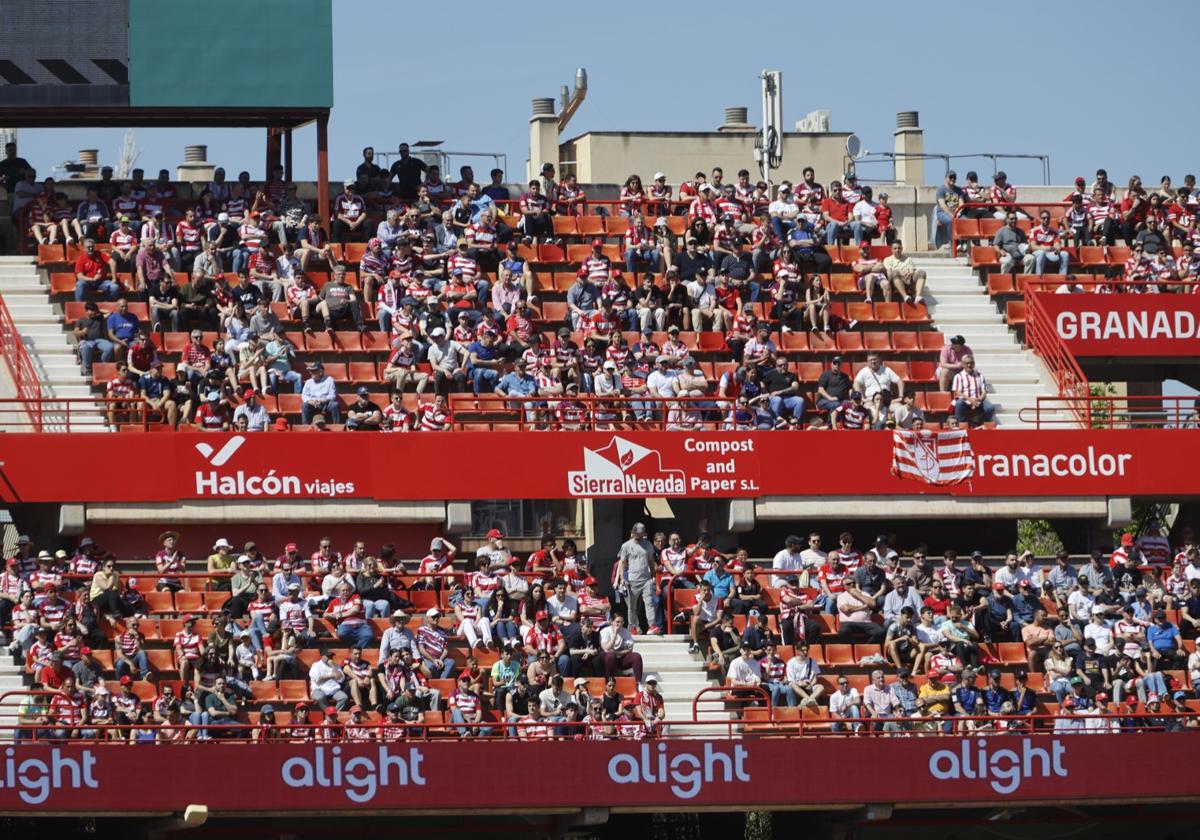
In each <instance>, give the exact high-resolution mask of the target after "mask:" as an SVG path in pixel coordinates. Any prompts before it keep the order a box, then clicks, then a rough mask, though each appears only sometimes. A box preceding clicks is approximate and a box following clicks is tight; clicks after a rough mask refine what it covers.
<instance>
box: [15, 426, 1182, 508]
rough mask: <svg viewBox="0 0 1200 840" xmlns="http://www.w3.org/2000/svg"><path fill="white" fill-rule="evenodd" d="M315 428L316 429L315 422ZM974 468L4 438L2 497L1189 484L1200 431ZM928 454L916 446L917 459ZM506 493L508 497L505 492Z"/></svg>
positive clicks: (1102, 488) (663, 445)
mask: <svg viewBox="0 0 1200 840" xmlns="http://www.w3.org/2000/svg"><path fill="white" fill-rule="evenodd" d="M313 434H315V433H313ZM967 443H968V445H969V447H970V453H969V456H968V457H969V458H970V461H971V466H972V469H971V475H970V476H969V477H968V478H966V479H965V480H961V481H958V483H954V484H945V483H940V476H939V469H937V467H938V464H937V463H936V459H931V460H930V461H929V463H924V461H923V460H922V461H921V463H918V465H917V466H918V470H917V473H918V475H917V478H918V480H916V481H914V480H912V479H913V476H912V475H909V476H908V477H907V478H902V477H900V476H898V475H893V473H892V466H893V462H894V442H893V437H892V434H891V433H890V432H886V431H879V432H740V433H739V432H728V433H726V432H698V433H688V432H544V433H518V432H447V433H442V434H434V433H414V434H390V435H389V434H379V433H353V432H346V433H328V434H323V435H321V436H320V438H319V439H318V438H313V437H311V436H310V435H307V434H304V433H299V432H296V433H288V434H277V433H259V434H246V435H237V434H234V435H229V434H203V433H198V432H195V433H189V432H182V433H178V434H166V433H164V434H144V435H138V436H128V435H122V436H119V437H118V436H101V435H87V434H41V435H39V434H5V435H0V462H2V465H0V501H4V502H8V503H13V502H88V501H96V502H100V501H103V502H175V501H179V500H184V499H213V500H233V499H241V500H256V499H259V500H264V501H270V500H277V499H301V498H302V499H355V498H367V499H370V498H373V499H378V500H390V499H438V500H442V499H473V498H478V497H479V495H480V492H481V491H480V489H479V484H478V482H477V481H475V480H474V479H475V478H476V477H477V476H479V475H480V474H482V472H483V471H487V470H491V469H493V468H494V466H495V465H496V464H497V463H499V462H500V460H501V459H502V460H503V461H504V463H506V464H507V465H508V467H507V474H506V480H504V481H501V482H491V483H489V485H488V489H487V493H486V495H488V496H490V497H499V498H525V499H568V498H580V497H620V498H642V497H687V496H698V495H706V496H714V497H724V498H757V497H760V496H809V495H825V496H839V495H844V496H862V495H902V496H912V495H914V494H945V495H954V496H1076V495H1091V496H1103V495H1109V494H1120V495H1129V496H1137V495H1167V494H1170V495H1190V494H1194V493H1196V492H1197V490H1198V489H1200V485H1198V484H1197V479H1196V476H1197V475H1198V474H1200V430H1189V429H1129V430H1125V429H1121V430H1104V429H1096V430H1071V429H1061V430H1031V429H1004V430H1002V429H993V430H977V431H972V432H970V434H969V435H968V438H967ZM919 454H920V453H919V452H918V455H919ZM505 494H510V495H508V496H505Z"/></svg>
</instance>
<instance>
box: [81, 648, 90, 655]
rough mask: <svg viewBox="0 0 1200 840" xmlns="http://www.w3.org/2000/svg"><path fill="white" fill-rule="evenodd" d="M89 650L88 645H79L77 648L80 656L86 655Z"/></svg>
mask: <svg viewBox="0 0 1200 840" xmlns="http://www.w3.org/2000/svg"><path fill="white" fill-rule="evenodd" d="M91 652H92V649H91V648H90V647H81V648H80V649H79V653H80V655H81V656H88V655H89V654H90V653H91Z"/></svg>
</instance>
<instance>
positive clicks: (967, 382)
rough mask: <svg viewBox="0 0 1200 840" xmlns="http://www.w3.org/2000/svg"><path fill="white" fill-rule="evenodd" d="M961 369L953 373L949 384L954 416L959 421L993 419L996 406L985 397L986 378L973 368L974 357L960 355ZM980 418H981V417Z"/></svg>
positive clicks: (985, 421) (984, 421)
mask: <svg viewBox="0 0 1200 840" xmlns="http://www.w3.org/2000/svg"><path fill="white" fill-rule="evenodd" d="M962 366H963V369H962V370H960V371H959V372H958V373H956V374H955V375H954V382H953V383H952V384H951V386H950V390H951V393H952V395H953V398H954V416H955V417H957V418H958V422H959V423H966V422H968V420H969V419H974V421H975V422H976V423H981V422H982V423H990V422H992V421H993V420H994V419H995V416H996V407H995V406H994V405H992V404H991V402H989V401H988V398H987V380H985V379H984V378H983V374H982V373H980V372H979V371H977V370H975V357H974V356H963V357H962ZM981 418H982V419H981Z"/></svg>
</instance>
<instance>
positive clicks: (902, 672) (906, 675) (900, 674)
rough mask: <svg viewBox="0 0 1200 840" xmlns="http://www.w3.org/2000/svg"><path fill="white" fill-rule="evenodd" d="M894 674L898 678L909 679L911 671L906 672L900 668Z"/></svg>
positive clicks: (906, 670) (905, 669)
mask: <svg viewBox="0 0 1200 840" xmlns="http://www.w3.org/2000/svg"><path fill="white" fill-rule="evenodd" d="M896 674H897V676H900V677H911V676H912V671H910V670H908V669H907V668H901V669H900V670H899V671H897V672H896Z"/></svg>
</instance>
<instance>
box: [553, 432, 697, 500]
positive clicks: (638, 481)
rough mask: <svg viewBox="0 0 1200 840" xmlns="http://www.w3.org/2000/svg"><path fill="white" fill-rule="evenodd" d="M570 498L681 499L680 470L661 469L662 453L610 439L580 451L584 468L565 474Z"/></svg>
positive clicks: (684, 481) (683, 478) (684, 485)
mask: <svg viewBox="0 0 1200 840" xmlns="http://www.w3.org/2000/svg"><path fill="white" fill-rule="evenodd" d="M567 487H568V488H569V491H570V493H571V495H573V496H682V495H685V494H686V492H687V477H686V476H685V475H684V473H683V470H668V469H663V465H662V453H661V452H659V451H658V450H657V449H648V448H646V447H645V446H639V445H638V444H636V443H634V442H633V441H630V440H625V438H622V437H619V436H617V435H614V436H613V439H612V440H611V441H609V443H608V445H607V446H604V447H602V448H600V449H588V448H587V447H586V446H585V447H584V448H583V469H582V470H572V471H570V472H568V473H567Z"/></svg>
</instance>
